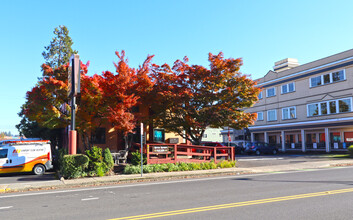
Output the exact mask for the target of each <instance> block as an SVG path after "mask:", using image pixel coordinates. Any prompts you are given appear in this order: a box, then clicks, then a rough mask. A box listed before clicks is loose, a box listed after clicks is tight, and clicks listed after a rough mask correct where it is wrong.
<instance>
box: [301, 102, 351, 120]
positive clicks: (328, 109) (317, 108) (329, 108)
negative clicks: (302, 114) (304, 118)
mask: <svg viewBox="0 0 353 220" xmlns="http://www.w3.org/2000/svg"><path fill="white" fill-rule="evenodd" d="M307 111H308V116H316V115H327V114H336V113H344V112H351V111H352V98H345V99H337V100H331V101H327V102H320V103H315V104H309V105H307Z"/></svg>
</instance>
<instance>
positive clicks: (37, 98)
mask: <svg viewBox="0 0 353 220" xmlns="http://www.w3.org/2000/svg"><path fill="white" fill-rule="evenodd" d="M68 66H69V64H65V65H62V66H59V67H58V68H55V69H52V68H51V67H50V66H48V65H46V64H43V65H42V69H43V77H42V78H40V79H39V81H38V82H37V85H36V86H35V87H33V89H32V90H31V91H28V92H27V94H26V103H25V104H24V105H23V106H22V114H24V115H25V116H26V117H27V118H28V119H29V120H30V121H35V122H37V123H38V124H39V125H40V126H41V127H45V128H49V129H57V128H65V127H67V126H68V125H69V124H70V120H71V107H70V106H69V105H68V104H67V103H69V100H68V75H67V74H68ZM81 70H82V74H81V94H80V97H81V103H80V105H78V108H77V120H76V129H77V130H78V132H79V133H80V134H81V137H82V138H83V142H84V143H85V145H86V147H87V144H88V146H89V140H88V139H87V137H89V134H90V132H91V131H92V130H94V129H95V128H96V127H97V124H96V123H93V120H95V119H96V118H99V117H98V116H99V115H100V111H99V110H100V107H99V106H100V105H101V98H102V92H101V90H100V88H99V84H98V76H97V75H95V76H93V77H90V76H87V75H86V74H87V65H84V64H81Z"/></svg>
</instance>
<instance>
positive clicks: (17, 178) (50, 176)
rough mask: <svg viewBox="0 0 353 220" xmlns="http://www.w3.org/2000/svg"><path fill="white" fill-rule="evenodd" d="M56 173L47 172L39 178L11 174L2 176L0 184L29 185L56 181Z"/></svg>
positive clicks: (29, 175) (29, 174) (36, 176)
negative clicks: (29, 183)
mask: <svg viewBox="0 0 353 220" xmlns="http://www.w3.org/2000/svg"><path fill="white" fill-rule="evenodd" d="M55 179H56V177H55V173H54V172H47V173H45V174H44V175H41V176H38V175H34V174H32V173H11V174H0V184H10V183H28V182H38V181H44V182H46V181H51V180H55Z"/></svg>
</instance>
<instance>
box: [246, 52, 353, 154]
mask: <svg viewBox="0 0 353 220" xmlns="http://www.w3.org/2000/svg"><path fill="white" fill-rule="evenodd" d="M257 81H258V86H259V87H261V88H262V92H261V93H260V95H259V101H258V102H257V103H256V104H255V105H254V106H253V107H252V108H250V109H248V110H247V111H248V112H255V113H257V121H256V122H255V124H254V125H253V126H251V127H249V130H250V132H251V140H252V141H264V142H267V143H273V144H277V145H278V147H279V149H282V151H293V150H297V151H303V152H306V151H326V152H330V151H340V150H345V149H346V148H347V147H348V146H350V145H351V144H353V112H352V111H353V109H352V97H353V49H352V50H348V51H345V52H342V53H339V54H335V55H332V56H329V57H326V58H323V59H319V60H316V61H313V62H310V63H307V64H303V65H299V64H298V61H297V60H296V59H291V58H288V59H284V60H281V61H278V62H276V63H275V66H274V70H273V71H272V70H270V71H269V72H268V73H267V74H266V75H265V76H264V77H263V78H261V79H258V80H257Z"/></svg>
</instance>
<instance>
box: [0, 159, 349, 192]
mask: <svg viewBox="0 0 353 220" xmlns="http://www.w3.org/2000/svg"><path fill="white" fill-rule="evenodd" d="M337 166H353V159H339V160H324V161H314V162H302V163H295V164H285V165H273V166H262V167H252V168H237V167H235V168H225V169H215V170H196V171H182V172H165V173H147V174H143V176H142V177H141V174H130V175H124V174H120V175H114V176H105V177H88V178H81V179H71V180H64V179H63V178H62V179H61V180H50V181H42V182H33V183H14V184H0V193H5V192H17V191H31V190H40V189H60V188H71V187H83V186H95V185H104V184H118V183H127V182H141V181H157V180H170V179H184V178H196V177H208V176H216V175H218V176H220V175H240V174H254V173H267V172H284V171H297V170H305V169H318V168H329V167H337Z"/></svg>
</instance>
